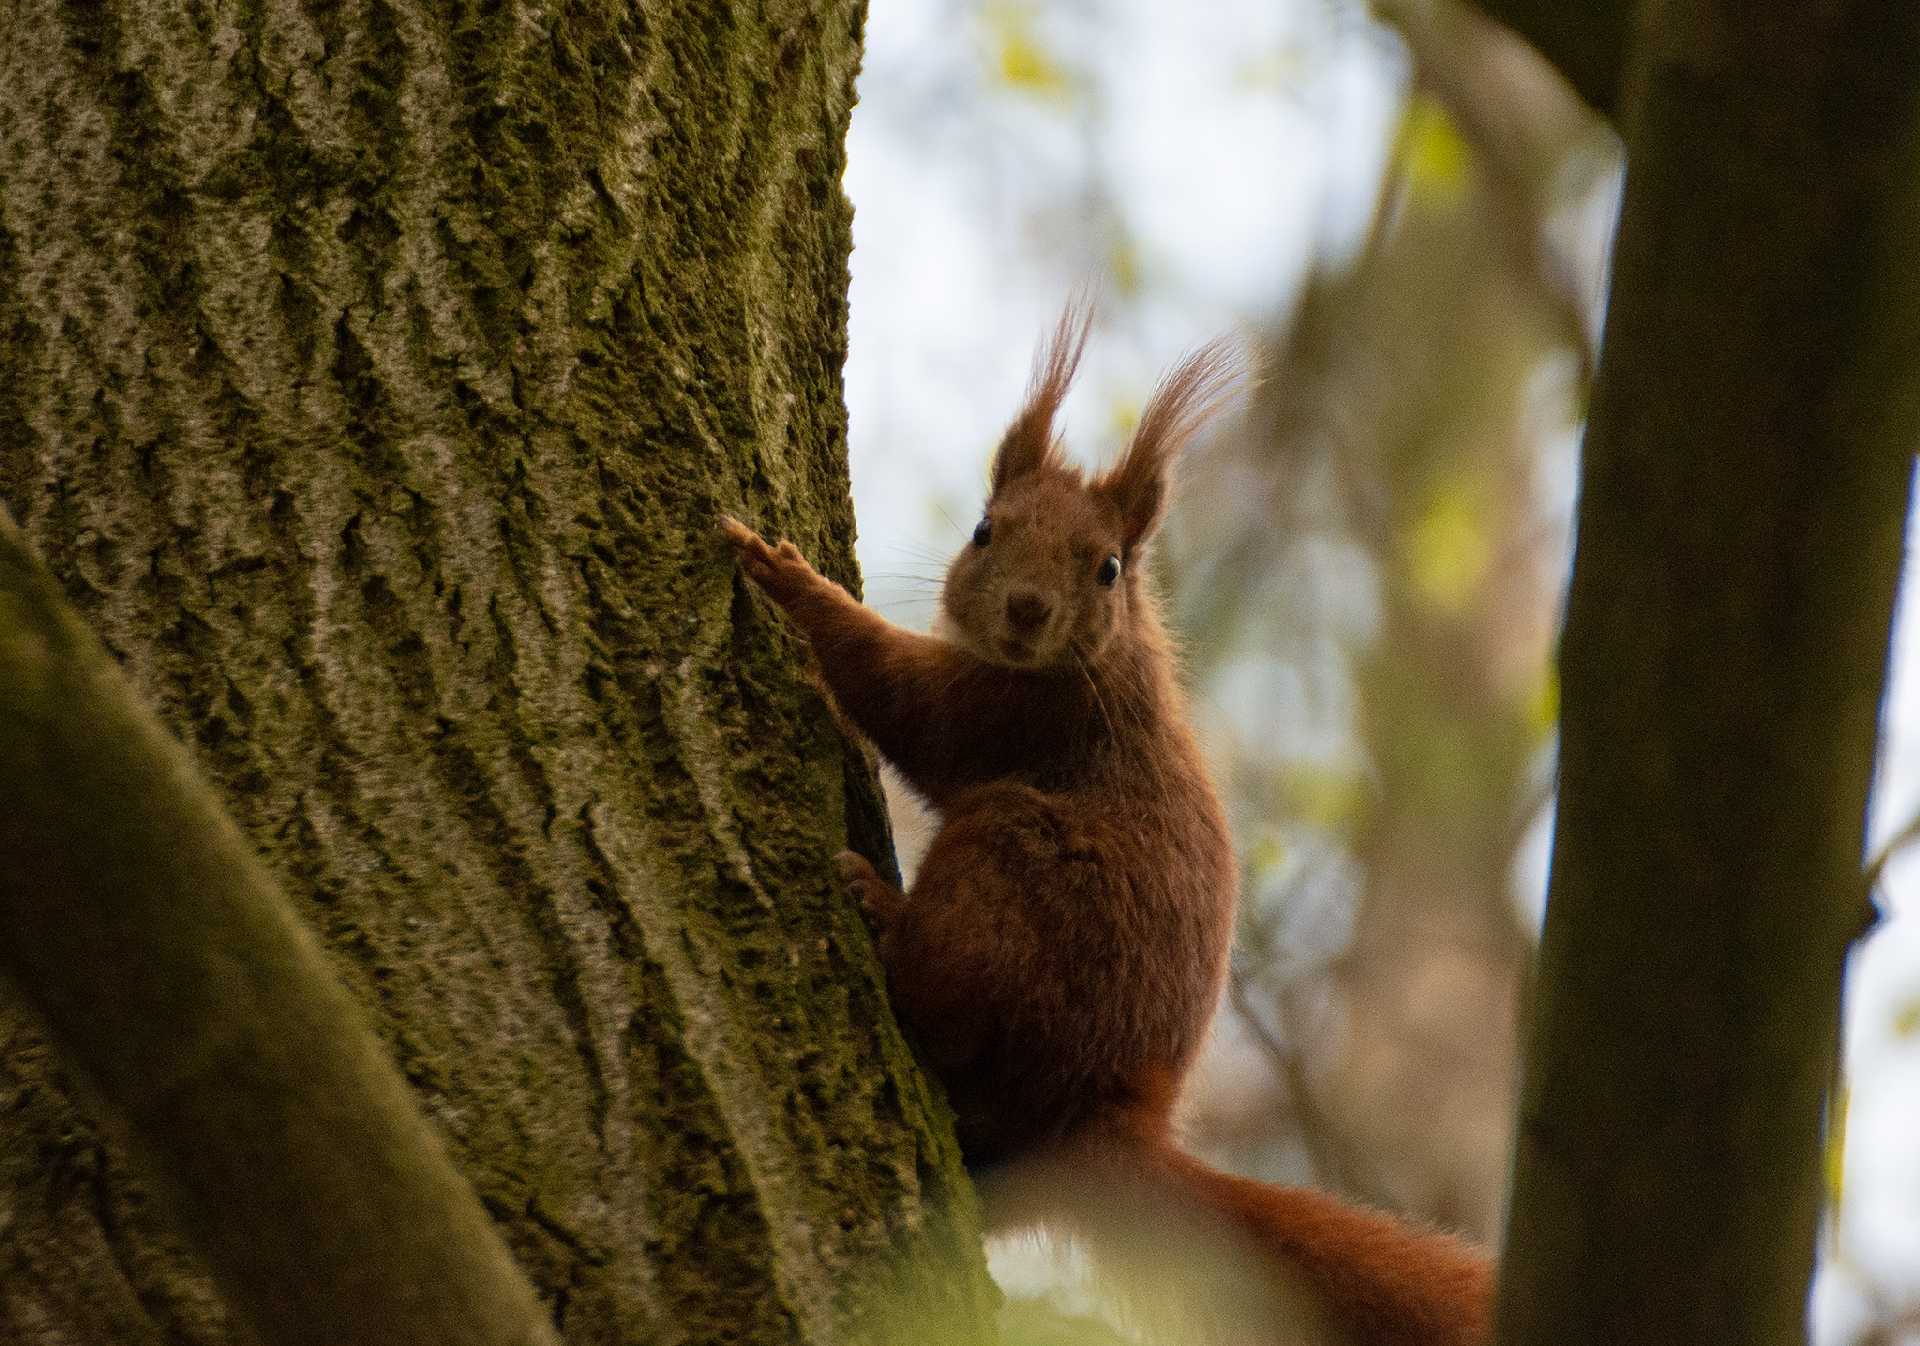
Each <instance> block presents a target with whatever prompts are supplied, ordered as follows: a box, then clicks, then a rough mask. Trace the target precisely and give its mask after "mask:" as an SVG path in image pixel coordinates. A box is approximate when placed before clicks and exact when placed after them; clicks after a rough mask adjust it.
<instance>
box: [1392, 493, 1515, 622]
mask: <svg viewBox="0 0 1920 1346" xmlns="http://www.w3.org/2000/svg"><path fill="white" fill-rule="evenodd" d="M1475 495H1476V492H1474V491H1473V490H1472V489H1471V488H1470V487H1469V486H1468V485H1467V484H1466V483H1465V482H1463V481H1453V482H1448V483H1444V484H1442V486H1441V487H1440V489H1438V490H1437V491H1435V492H1434V495H1433V499H1432V500H1431V501H1429V502H1428V504H1427V508H1426V509H1425V510H1424V511H1422V513H1421V515H1420V517H1419V518H1418V519H1417V520H1415V521H1414V524H1413V527H1412V528H1411V529H1410V530H1409V531H1408V533H1407V536H1406V540H1405V543H1404V546H1403V548H1402V550H1403V557H1404V560H1405V562H1406V567H1407V578H1408V580H1409V582H1410V583H1411V584H1412V586H1413V590H1414V592H1415V593H1417V594H1419V595H1420V597H1422V598H1424V599H1425V600H1426V601H1427V602H1429V603H1431V604H1432V605H1433V606H1435V607H1437V608H1440V609H1441V610H1442V611H1446V612H1458V611H1460V610H1461V609H1463V608H1464V607H1466V605H1467V604H1468V603H1469V602H1471V601H1472V599H1473V596H1474V593H1475V591H1476V590H1477V589H1478V588H1479V587H1480V581H1481V580H1483V579H1485V578H1486V575H1487V567H1488V566H1490V565H1491V564H1492V563H1493V543H1492V541H1491V540H1490V539H1489V538H1488V537H1487V534H1486V529H1485V528H1484V527H1482V525H1481V517H1480V515H1481V511H1480V510H1479V508H1478V507H1477V501H1476V499H1475Z"/></svg>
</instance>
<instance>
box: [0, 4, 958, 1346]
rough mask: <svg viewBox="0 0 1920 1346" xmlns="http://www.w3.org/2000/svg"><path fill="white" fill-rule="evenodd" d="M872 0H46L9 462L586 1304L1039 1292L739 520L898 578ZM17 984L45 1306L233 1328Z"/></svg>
mask: <svg viewBox="0 0 1920 1346" xmlns="http://www.w3.org/2000/svg"><path fill="white" fill-rule="evenodd" d="M860 18H861V9H860V6H859V5H858V4H857V3H833V4H820V5H806V4H800V3H794V4H769V5H767V6H765V7H763V8H761V9H760V10H758V11H754V12H750V13H749V12H747V11H746V10H745V9H744V8H736V7H709V6H688V7H685V8H684V9H677V8H675V7H673V6H670V5H668V4H665V3H656V4H642V5H639V6H637V7H634V6H627V5H618V4H611V3H582V4H577V5H571V6H567V7H564V8H561V7H558V6H555V7H552V8H547V7H541V6H533V5H524V4H512V3H509V4H504V5H497V6H476V7H473V8H471V9H467V8H460V9H456V10H454V11H453V12H448V11H445V10H442V9H435V8H429V7H426V6H419V5H413V4H387V3H381V0H365V3H354V2H352V0H350V2H349V3H347V4H345V5H319V4H313V5H311V6H303V5H270V4H266V3H263V2H262V0H236V3H231V4H225V5H202V4H192V3H184V2H182V3H164V4H148V3H134V0H113V2H112V3H106V4H100V5H88V6H62V5H58V4H55V3H53V2H52V0H20V3H18V4H16V5H14V6H12V7H11V8H10V10H9V18H8V24H7V27H8V34H7V40H6V41H5V43H3V44H0V503H3V504H4V505H5V506H6V507H7V508H8V509H9V510H10V511H11V512H12V513H13V514H14V515H15V516H16V518H17V519H18V520H19V521H20V523H21V525H22V527H23V529H24V531H25V532H26V533H27V535H28V536H29V537H30V538H31V540H32V541H33V543H34V545H35V546H36V547H37V548H38V549H39V550H40V551H41V553H42V554H43V555H44V556H45V558H46V560H47V561H48V563H49V565H50V566H51V568H52V569H53V571H54V573H55V574H56V575H57V576H58V577H59V578H60V580H61V581H62V583H63V585H64V587H65V589H66V591H67V593H68V595H69V596H70V598H71V599H72V600H73V601H74V602H75V603H76V604H77V605H78V607H79V608H80V610H81V612H82V613H83V614H84V616H85V617H86V619H87V620H88V622H89V624H90V625H91V626H92V627H93V629H94V630H96V631H98V632H99V633H100V634H101V635H102V637H103V638H104V639H105V640H106V642H107V644H108V646H109V648H110V649H112V650H113V651H114V652H115V653H116V654H117V655H119V656H120V657H121V658H122V659H123V661H124V663H125V666H126V668H127V671H128V673H129V675H130V676H131V677H132V678H133V680H134V682H135V684H136V686H137V687H138V688H139V689H140V690H141V691H142V693H143V694H144V695H145V696H146V697H147V698H148V700H149V701H150V702H151V703H152V704H154V705H155V706H156V707H157V708H158V709H159V710H160V712H161V714H162V717H163V718H164V719H165V720H166V721H167V722H168V723H169V724H171V725H172V726H173V727H174V728H175V729H176V730H177V732H178V733H179V734H180V735H181V737H182V738H183V739H184V740H185V742H186V744H187V746H188V747H189V749H190V750H191V752H192V753H193V755H194V757H195V759H196V760H197V762H198V763H199V765H200V766H201V768H202V769H203V770H205V771H206V772H207V773H208V774H209V775H210V776H211V777H212V778H213V779H214V780H215V781H216V782H217V783H218V784H219V785H220V786H221V787H222V789H223V791H224V794H225V799H226V803H227V806H228V808H229V810H230V811H231V812H232V813H233V815H234V817H235V818H236V820H237V821H238V822H239V823H240V824H241V826H242V828H243V830H244V831H245V833H246V834H247V836H248V837H249V838H250V839H251V841H252V842H253V844H254V845H255V846H257V847H258V848H259V849H260V851H261V853H262V855H263V856H264V858H265V860H266V863H267V866H268V868H269V869H270V870H271V871H272V873H273V874H274V875H275V876H276V877H277V878H278V880H279V881H280V883H281V884H282V885H283V886H284V888H285V889H286V890H287V891H288V893H289V894H290V895H291V896H292V898H293V900H294V901H295V903H296V904H297V906H298V907H299V909H300V910H301V912H302V913H303V914H304V915H305V916H306V918H307V919H308V920H309V921H310V923H311V924H312V925H313V926H314V927H315V928H317V929H318V930H319V931H320V932H321V934H322V936H323V938H324V940H325V942H326V945H327V947H328V949H329V951H330V954H331V957H332V962H333V966H334V969H335V971H336V972H337V973H338V975H339V976H340V977H341V978H342V980H343V981H344V982H345V984H346V985H347V987H348V989H349V991H350V992H351V994H352V995H353V996H354V998H355V999H356V1000H358V1001H359V1002H360V1003H361V1004H362V1005H363V1006H364V1007H366V1009H367V1010H368V1011H369V1012H370V1014H371V1016H372V1018H373V1019H374V1021H375V1024H376V1026H377V1028H378V1030H379V1031H380V1033H381V1035H382V1036H383V1037H384V1039H385V1041H386V1042H387V1044H388V1046H389V1048H390V1050H391V1051H392V1053H393V1055H394V1057H395V1059H396V1060H397V1061H398V1063H399V1064H400V1066H401V1068H402V1070H403V1071H404V1072H405V1074H406V1076H407V1078H408V1080H409V1081H410V1082H411V1083H412V1084H413V1086H414V1088H415V1092H416V1096H417V1098H418V1100H419V1101H420V1103H421V1105H422V1106H423V1107H424V1108H425V1110H426V1111H427V1113H428V1115H429V1116H430V1117H431V1118H432V1119H433V1120H434V1121H435V1122H436V1123H437V1124H438V1126H439V1127H440V1129H441V1130H442V1132H443V1134H444V1135H445V1137H446V1138H447V1141H448V1144H449V1147H450V1150H451V1152H452V1155H453V1157H454V1160H455V1163H456V1166H457V1167H458V1168H459V1169H460V1170H461V1171H462V1172H463V1173H464V1174H465V1176H466V1177H467V1178H468V1179H469V1180H470V1181H471V1182H472V1183H473V1184H474V1186H475V1188H476V1189H477V1190H478V1192H479V1194H480V1196H481V1198H482V1200H483V1202H484V1203H485V1204H486V1206H487V1208H488V1210H489V1211H491V1212H492V1214H493V1215H494V1216H495V1218H496V1220H497V1221H498V1223H499V1226H500V1228H501V1231H502V1233H503V1235H504V1236H505V1238H506V1240H507V1243H508V1245H509V1247H510V1249H511V1250H512V1252H513V1254H514V1255H515V1257H516V1259H517V1260H518V1261H519V1263H520V1264H521V1266H523V1267H524V1268H525V1269H526V1271H527V1272H528V1274H529V1276H530V1277H531V1279H532V1280H533V1282H534V1284H535V1286H536V1287H537V1289H538V1290H539V1291H540V1293H541V1294H542V1296H543V1297H544V1298H545V1299H546V1300H547V1302H548V1303H549V1304H550V1305H551V1307H552V1309H553V1312H554V1316H555V1319H556V1322H557V1323H558V1324H559V1326H560V1327H561V1329H562V1331H563V1333H564V1334H565V1336H566V1337H567V1339H568V1340H569V1341H572V1342H603V1341H604V1342H612V1341H635V1342H638V1341H646V1342H675V1341H687V1342H709V1341H723V1340H726V1341H829V1340H832V1341H842V1340H848V1339H852V1338H854V1337H857V1336H858V1335H860V1333H861V1330H862V1327H863V1325H871V1323H872V1322H873V1321H874V1319H873V1315H874V1314H875V1313H876V1312H877V1311H878V1306H879V1304H880V1302H881V1301H882V1300H885V1299H887V1298H888V1297H889V1294H890V1293H891V1292H898V1293H899V1294H902V1295H904V1296H906V1297H907V1298H908V1299H910V1300H912V1301H913V1302H915V1303H916V1304H918V1305H919V1306H921V1307H923V1308H926V1307H931V1308H933V1309H934V1310H935V1311H937V1312H939V1313H940V1314H941V1315H942V1316H943V1317H945V1318H946V1319H947V1320H948V1321H950V1322H951V1323H952V1324H953V1325H954V1327H955V1332H956V1335H957V1336H965V1335H967V1334H969V1333H972V1332H974V1331H976V1330H977V1327H978V1325H979V1324H980V1323H981V1322H982V1321H983V1320H984V1318H985V1316H986V1315H987V1313H988V1311H989V1306H990V1303H991V1299H992V1292H991V1289H990V1286H989V1285H988V1283H987V1281H986V1280H985V1276H984V1270H983V1268H982V1266H981V1263H980V1259H979V1253H978V1244H977V1238H976V1234H975V1231H974V1229H973V1227H972V1215H971V1210H972V1207H971V1196H970V1192H969V1189H968V1187H967V1185H966V1183H965V1182H964V1179H963V1178H962V1177H961V1173H960V1168H959V1165H958V1158H957V1152H956V1150H955V1148H954V1146H953V1144H952V1140H951V1135H950V1132H949V1130H948V1128H947V1124H946V1121H945V1119H944V1110H943V1108H942V1107H941V1106H940V1105H939V1104H938V1103H937V1102H936V1101H935V1099H934V1098H933V1097H932V1096H931V1095H930V1093H929V1091H928V1090H927V1088H926V1086H925V1085H924V1083H923V1081H922V1079H921V1077H920V1076H919V1074H918V1073H917V1071H916V1070H915V1068H914V1066H913V1063H912V1061H911V1058H910V1056H909V1054H908V1052H907V1050H906V1048H905V1047H904V1045H903V1043H902V1040H901V1038H900V1036H899V1034H898V1032H897V1030H896V1028H895V1026H894V1024H893V1020H892V1018H891V1016H890V1014H889V1012H888V1009H887V1006H886V1002H885V999H884V996H883V994H882V989H881V983H880V979H879V976H878V972H877V968H876V965H875V963H874V960H873V958H872V954H871V950H870V946H869V943H868V940H867V937H866V934H865V932H864V931H863V929H862V928H861V926H860V923H859V920H858V918H857V916H856V915H855V914H854V913H853V912H852V911H851V910H850V909H849V908H848V907H847V905H846V904H845V903H844V902H843V901H842V900H841V898H840V896H839V895H838V893H837V891H836V890H835V888H834V886H833V884H832V882H831V880H830V878H829V871H828V869H827V865H826V860H827V857H828V856H829V855H830V854H831V853H832V851H833V850H835V849H837V848H838V847H839V846H840V845H841V844H842V842H843V838H845V837H847V836H848V835H851V836H852V837H854V838H855V840H856V842H857V843H858V844H861V845H863V846H864V848H866V849H869V850H878V851H884V848H885V846H886V839H885V822H884V815H883V814H882V812H881V811H880V808H879V805H878V803H877V794H876V793H875V790H874V786H873V780H872V776H871V773H870V771H869V769H868V767H867V764H866V763H865V762H864V761H863V760H862V759H861V758H860V757H859V756H858V755H857V754H855V753H851V752H849V751H848V750H847V749H846V748H845V747H844V745H843V743H842V741H841V739H840V738H839V736H838V735H837V734H836V732H835V730H834V727H833V724H832V722H831V719H830V717H829V715H828V713H827V712H826V710H825V708H824V706H823V704H822V702H821V701H820V699H819V697H818V696H817V695H816V694H814V693H813V692H812V691H811V690H809V689H808V688H807V686H806V685H805V682H804V679H803V678H802V677H801V676H800V673H799V668H800V665H799V661H798V658H797V656H796V654H795V652H794V650H793V648H792V645H791V643H790V641H789V640H788V639H787V637H786V636H785V635H784V634H783V633H782V632H781V631H780V630H779V628H778V627H777V626H776V625H775V624H773V623H772V622H770V621H767V620H765V619H764V618H763V617H762V616H761V615H760V614H759V612H758V610H756V609H755V608H754V607H753V606H752V605H751V604H750V603H749V602H748V601H747V599H746V597H745V591H744V589H743V588H742V587H741V586H740V584H739V582H738V581H737V580H736V579H735V577H734V574H733V570H732V566H731V563H730V561H729V560H728V559H727V557H726V556H725V555H724V554H723V552H722V549H721V548H720V546H719V545H718V543H717V539H716V537H715V535H714V533H713V529H712V518H713V515H714V513H715V511H716V510H718V509H720V508H722V507H726V508H731V509H735V510H738V511H741V512H743V513H744V514H745V515H746V516H747V517H750V518H752V519H754V521H755V522H757V523H760V524H762V525H764V526H766V527H767V528H769V529H770V530H771V531H776V532H779V531H784V532H786V533H789V534H791V535H793V536H794V537H795V538H796V539H797V540H799V541H801V542H802V543H803V544H804V545H805V546H806V547H807V549H808V553H809V555H810V556H812V557H814V558H815V559H816V560H817V561H819V562H820V563H822V564H823V567H824V568H825V569H827V570H828V571H829V572H830V573H833V574H834V575H835V576H836V577H837V578H840V579H842V580H843V581H853V580H854V579H855V576H854V573H853V569H854V567H853V561H852V553H851V546H850V543H851V534H852V515H851V504H850V501H849V498H848V495H847V485H846V474H845V439H844V413H843V411H842V407H841V401H840V393H839V376H840V366H841V362H842V359H843V357H844V353H845V294H846V255H847V249H848V210H847V207H846V204H845V202H844V200H843V198H842V196H841V194H840V191H839V187H838V182H839V176H840V169H841V154H842V137H843V134H844V131H845V126H846V119H847V112H848V107H849V104H850V100H851V97H852V78H853V74H854V70H855V66H856V64H857V59H858V43H859V26H860ZM109 991H110V988H108V987H103V988H102V993H103V994H106V993H109ZM0 1034H3V1035H4V1046H0V1137H4V1139H3V1140H0V1212H3V1215H0V1337H4V1338H5V1339H7V1340H18V1341H25V1342H33V1341H47V1340H55V1339H58V1340H63V1341H82V1342H95V1341H97V1342H113V1343H141V1342H161V1341H168V1342H213V1341H224V1340H228V1339H230V1337H231V1335H232V1331H231V1329H230V1327H229V1324H228V1323H227V1320H226V1318H225V1315H224V1312H223V1310H222V1308H221V1306H220V1304H219V1303H218V1301H217V1300H216V1299H215V1298H214V1296H213V1294H212V1292H211V1291H210V1289H209V1288H208V1286H207V1283H206V1282H205V1280H204V1277H203V1276H202V1274H201V1271H200V1270H199V1266H198V1263H197V1262H196V1261H195V1259H194V1258H193V1257H192V1256H191V1255H189V1254H187V1253H185V1252H184V1251H183V1250H182V1248H181V1247H180V1246H179V1244H178V1242H177V1241H176V1237H175V1235H174V1233H173V1231H172V1229H171V1227H170V1224H169V1221H168V1220H167V1218H166V1216H165V1214H164V1212H161V1211H157V1210H155V1209H153V1208H152V1206H151V1205H150V1197H149V1191H148V1188H147V1186H146V1184H145V1183H144V1181H143V1180H142V1178H141V1177H140V1175H139V1174H138V1173H137V1172H130V1171H129V1169H128V1166H127V1164H126V1162H125V1161H124V1159H123V1157H122V1154H121V1152H120V1150H119V1148H118V1146H117V1145H116V1143H115V1142H114V1141H112V1140H111V1139H110V1138H108V1137H107V1136H104V1135H103V1134H102V1132H101V1131H100V1130H99V1128H98V1127H97V1126H96V1125H95V1124H94V1122H93V1121H92V1120H91V1118H90V1114H89V1112H88V1109H87V1108H86V1107H85V1106H84V1104H77V1103H76V1101H75V1098H74V1093H73V1088H72V1085H71V1084H70V1082H69V1081H68V1079H67V1078H66V1076H65V1074H64V1073H63V1071H62V1068H61V1063H60V1062H59V1061H58V1060H57V1059H55V1058H54V1057H53V1056H52V1054H51V1053H50V1051H49V1049H48V1048H47V1046H46V1045H45V1043H44V1041H43V1040H42V1038H41V1036H40V1033H39V1030H38V1028H37V1026H36V1025H35V1023H34V1022H33V1021H32V1020H31V1018H30V1017H29V1016H27V1015H25V1014H24V1013H23V1012H22V1011H20V1010H18V1009H17V1008H14V1007H12V1006H11V1005H9V1007H8V1008H7V1009H6V1010H5V1011H4V1012H0Z"/></svg>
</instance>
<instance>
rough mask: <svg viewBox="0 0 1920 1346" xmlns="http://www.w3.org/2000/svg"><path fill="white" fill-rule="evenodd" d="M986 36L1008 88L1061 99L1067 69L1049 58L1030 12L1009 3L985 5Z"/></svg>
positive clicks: (1066, 89) (1068, 82)
mask: <svg viewBox="0 0 1920 1346" xmlns="http://www.w3.org/2000/svg"><path fill="white" fill-rule="evenodd" d="M986 23H987V37H988V40H989V42H990V43H991V44H992V50H993V63H994V67H995V69H996V70H997V71H998V73H999V76H1000V79H1001V81H1002V82H1003V83H1005V84H1006V85H1008V86H1009V87H1010V88H1014V89H1018V90H1020V91H1021V92H1023V93H1030V94H1035V95H1037V96H1039V97H1042V98H1063V97H1065V96H1066V95H1067V93H1068V92H1069V90H1070V89H1071V87H1072V80H1071V78H1069V76H1068V74H1067V70H1066V68H1065V67H1064V66H1062V65H1061V64H1060V63H1059V62H1058V61H1056V60H1054V59H1053V56H1052V54H1051V53H1050V52H1048V51H1047V49H1046V47H1045V46H1044V45H1043V44H1042V43H1041V41H1040V38H1039V35H1038V34H1037V33H1036V32H1035V30H1034V22H1033V11H1032V10H1031V9H1029V8H1027V7H1025V6H1020V5H1011V4H997V5H989V6H988V7H987V10H986Z"/></svg>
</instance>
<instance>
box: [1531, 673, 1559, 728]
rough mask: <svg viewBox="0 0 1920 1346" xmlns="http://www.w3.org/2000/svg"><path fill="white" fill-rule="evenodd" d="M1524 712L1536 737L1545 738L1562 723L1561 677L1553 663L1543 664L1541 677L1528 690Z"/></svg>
mask: <svg viewBox="0 0 1920 1346" xmlns="http://www.w3.org/2000/svg"><path fill="white" fill-rule="evenodd" d="M1522 713H1523V714H1524V715H1525V716H1526V723H1527V728H1529V729H1531V730H1532V731H1533V733H1534V736H1535V737H1536V738H1545V737H1546V736H1547V735H1548V734H1550V733H1552V732H1553V729H1554V726H1555V725H1557V724H1559V723H1560V679H1559V676H1558V675H1557V674H1556V673H1555V672H1554V667H1553V665H1552V664H1544V665H1542V666H1541V669H1540V677H1539V678H1538V679H1537V680H1536V681H1535V682H1534V684H1533V686H1532V687H1531V688H1530V689H1529V690H1528V692H1527V701H1526V706H1525V708H1524V710H1523V712H1522Z"/></svg>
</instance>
